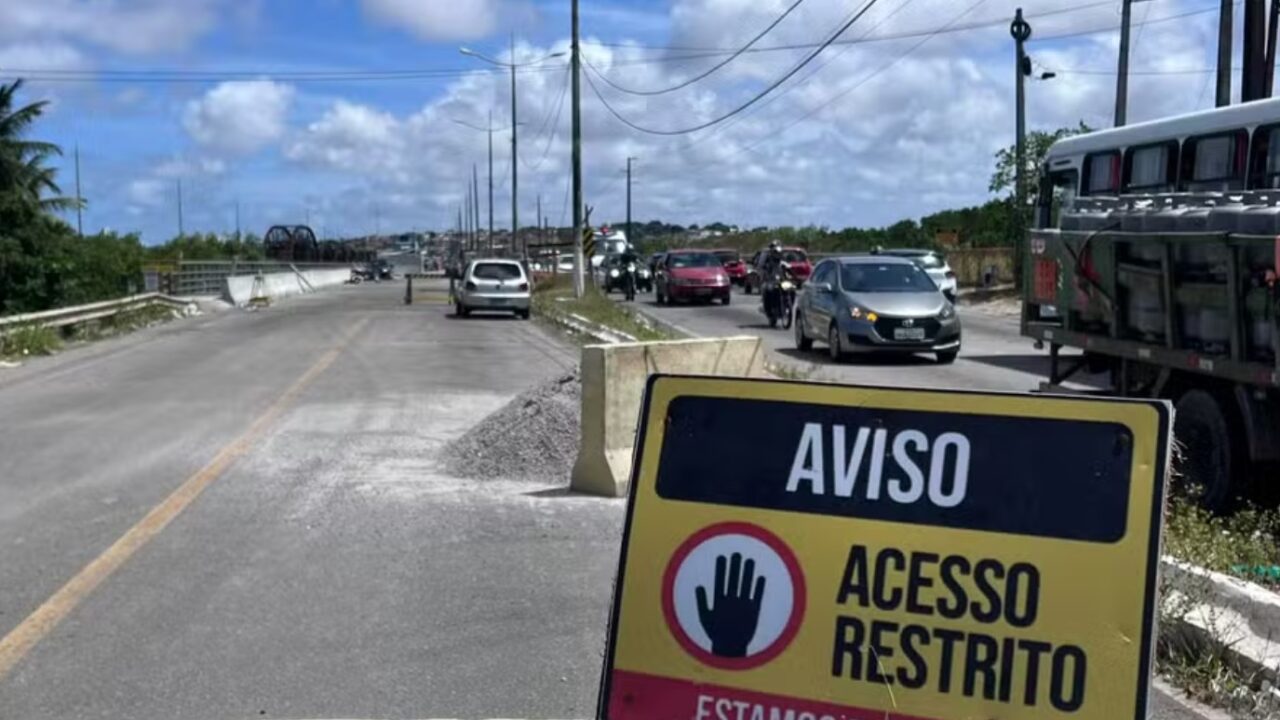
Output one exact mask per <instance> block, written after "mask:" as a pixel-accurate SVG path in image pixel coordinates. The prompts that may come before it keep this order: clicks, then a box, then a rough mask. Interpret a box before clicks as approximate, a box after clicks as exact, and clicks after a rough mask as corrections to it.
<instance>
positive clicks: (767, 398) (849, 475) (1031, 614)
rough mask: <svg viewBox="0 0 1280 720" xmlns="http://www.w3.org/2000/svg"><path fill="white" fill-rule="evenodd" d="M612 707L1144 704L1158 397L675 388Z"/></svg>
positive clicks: (742, 714)
mask: <svg viewBox="0 0 1280 720" xmlns="http://www.w3.org/2000/svg"><path fill="white" fill-rule="evenodd" d="M643 413H644V414H643V416H642V418H641V426H640V433H641V437H640V440H639V443H638V444H637V461H636V466H635V470H634V473H633V481H632V489H631V497H630V505H629V510H628V516H627V526H626V531H625V536H624V542H623V550H622V558H621V562H620V567H619V574H618V587H617V589H616V592H615V600H614V609H613V622H612V623H611V627H610V638H609V647H608V651H607V655H606V661H605V676H604V682H603V686H602V694H601V702H600V709H599V715H600V716H601V717H607V718H612V719H615V720H632V719H641V718H644V719H649V718H691V719H694V720H821V719H823V718H832V719H833V720H835V719H839V718H843V719H845V720H862V719H864V718H865V719H866V720H872V719H874V720H884V719H885V718H896V719H900V720H913V719H914V720H944V719H946V720H950V719H951V718H1018V719H1019V720H1036V719H1039V718H1067V717H1070V718H1082V719H1087V720H1094V719H1098V720H1100V719H1102V718H1106V719H1107V720H1115V719H1116V718H1136V719H1141V718H1145V717H1146V705H1147V691H1148V683H1149V677H1150V674H1151V653H1152V639H1153V637H1154V622H1155V621H1154V617H1153V610H1154V605H1155V601H1156V597H1155V594H1156V566H1157V562H1158V557H1157V554H1158V547H1159V543H1158V539H1159V533H1160V523H1161V508H1162V505H1163V494H1164V475H1165V470H1166V465H1167V459H1168V445H1169V443H1168V440H1169V429H1170V416H1171V411H1170V409H1169V407H1168V405H1167V404H1166V403H1164V402H1160V401H1133V400H1118V399H1105V400H1104V399H1093V398H1074V397H1071V398H1068V397H1046V396H1031V395H1011V394H988V393H974V392H952V391H921V390H891V389H883V388H864V387H850V386H832V385H810V384H801V383H787V382H772V381H757V380H736V379H725V378H702V377H699V378H693V377H661V376H660V377H655V378H653V379H652V380H651V381H650V385H649V391H648V393H647V396H646V400H645V406H644V411H643Z"/></svg>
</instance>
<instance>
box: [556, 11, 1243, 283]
mask: <svg viewBox="0 0 1280 720" xmlns="http://www.w3.org/2000/svg"><path fill="white" fill-rule="evenodd" d="M1229 1H1230V0H1223V2H1229ZM572 3H573V12H572V17H573V21H572V25H573V50H572V56H571V58H570V60H569V63H570V69H569V74H570V75H571V76H572V77H571V79H572V81H573V97H572V105H573V108H572V109H573V294H574V295H575V296H577V297H582V293H583V286H584V285H585V280H586V278H585V273H584V268H583V257H582V87H581V78H580V77H579V76H580V75H581V74H582V57H581V53H582V48H581V46H580V43H579V41H578V40H579V39H578V35H579V28H578V0H572Z"/></svg>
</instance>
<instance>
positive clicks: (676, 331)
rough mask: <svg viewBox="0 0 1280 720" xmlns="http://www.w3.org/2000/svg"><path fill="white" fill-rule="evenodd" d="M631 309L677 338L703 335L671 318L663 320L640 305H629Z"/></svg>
mask: <svg viewBox="0 0 1280 720" xmlns="http://www.w3.org/2000/svg"><path fill="white" fill-rule="evenodd" d="M629 309H630V310H631V311H632V312H634V313H635V314H636V315H640V316H642V317H643V318H644V319H645V321H647V322H649V323H651V324H652V325H653V326H655V327H657V328H659V329H661V330H663V331H665V332H667V333H670V334H672V335H674V336H676V337H677V338H696V337H701V336H700V335H698V334H697V333H695V332H693V331H692V330H689V329H687V328H685V327H682V326H680V325H677V324H675V323H673V322H671V321H669V320H663V319H662V318H660V317H658V316H657V315H654V314H653V313H651V312H649V311H648V310H645V309H644V308H642V307H640V306H639V305H635V306H631V307H629Z"/></svg>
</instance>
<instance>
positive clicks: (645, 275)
mask: <svg viewBox="0 0 1280 720" xmlns="http://www.w3.org/2000/svg"><path fill="white" fill-rule="evenodd" d="M640 277H642V278H647V277H649V271H648V270H645V269H643V268H642V269H641V270H640Z"/></svg>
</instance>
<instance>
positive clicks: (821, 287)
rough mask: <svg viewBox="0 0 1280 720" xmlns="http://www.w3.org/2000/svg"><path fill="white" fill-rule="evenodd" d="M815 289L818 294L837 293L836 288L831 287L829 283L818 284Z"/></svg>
mask: <svg viewBox="0 0 1280 720" xmlns="http://www.w3.org/2000/svg"><path fill="white" fill-rule="evenodd" d="M813 287H814V289H815V290H817V291H818V292H820V293H827V294H828V295H829V294H831V293H833V292H835V288H833V287H831V283H829V282H824V283H817V284H815V285H814V286H813Z"/></svg>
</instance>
